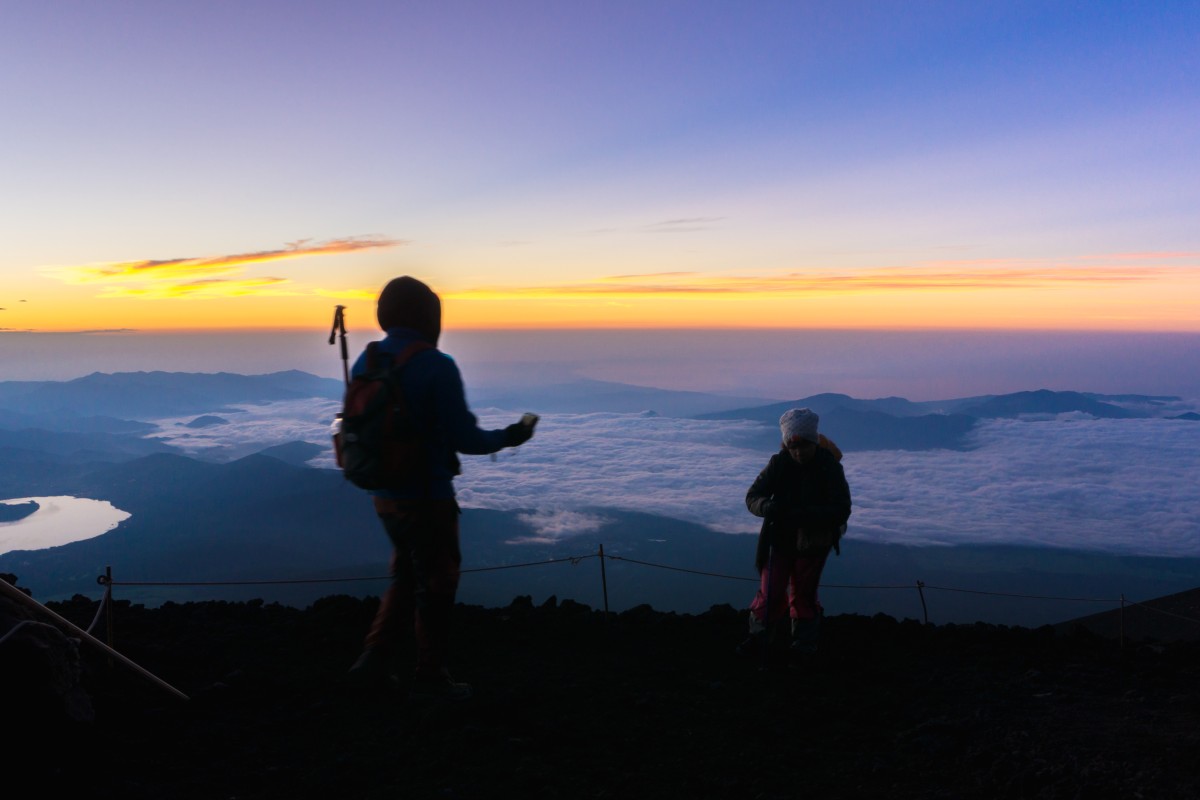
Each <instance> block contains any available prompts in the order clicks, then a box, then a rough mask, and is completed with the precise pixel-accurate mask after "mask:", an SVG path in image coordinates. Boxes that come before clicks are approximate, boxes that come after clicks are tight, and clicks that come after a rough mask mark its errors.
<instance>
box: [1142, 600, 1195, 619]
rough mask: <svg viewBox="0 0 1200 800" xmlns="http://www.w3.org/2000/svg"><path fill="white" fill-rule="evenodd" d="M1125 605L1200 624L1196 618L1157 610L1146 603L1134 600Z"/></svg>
mask: <svg viewBox="0 0 1200 800" xmlns="http://www.w3.org/2000/svg"><path fill="white" fill-rule="evenodd" d="M1125 605H1128V606H1138V607H1139V608H1144V609H1146V610H1147V611H1153V612H1155V613H1156V614H1164V615H1166V616H1168V617H1174V618H1175V619H1182V620H1185V621H1187V622H1195V623H1197V624H1200V619H1196V618H1195V617H1185V616H1184V615H1183V614H1176V613H1175V612H1174V611H1164V610H1163V609H1161V608H1155V607H1154V606H1148V605H1146V604H1145V603H1135V602H1133V601H1132V600H1126V601H1125Z"/></svg>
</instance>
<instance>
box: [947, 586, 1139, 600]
mask: <svg viewBox="0 0 1200 800" xmlns="http://www.w3.org/2000/svg"><path fill="white" fill-rule="evenodd" d="M925 588H926V589H941V590H942V591H943V592H960V593H962V594H986V595H989V596H991V597H1024V598H1028V599H1030V600H1071V601H1074V602H1078V603H1114V604H1117V603H1120V602H1121V601H1120V600H1119V599H1115V600H1111V599H1108V598H1105V597H1055V596H1053V595H1044V594H1013V593H1011V592H984V591H980V590H978V589H956V588H954V587H952V586H930V585H929V584H925Z"/></svg>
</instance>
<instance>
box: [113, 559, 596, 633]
mask: <svg viewBox="0 0 1200 800" xmlns="http://www.w3.org/2000/svg"><path fill="white" fill-rule="evenodd" d="M589 558H599V556H598V555H596V554H595V553H589V554H588V555H583V556H566V557H564V558H551V559H549V560H547V561H526V562H525V563H522V564H501V565H499V566H495V567H473V568H471V569H463V570H459V574H460V575H466V574H467V573H470V572H495V571H496V570H502V569H520V568H521V567H540V566H542V565H544V564H570V565H571V566H575V565H576V564H578V563H579V562H581V561H586V560H587V559H589ZM610 558H611V556H610ZM391 579H392V576H391V575H368V576H365V577H353V578H296V579H291V580H267V579H263V580H248V581H114V580H112V579H111V578H109V577H108V576H106V575H101V576H99V577H97V578H96V583H98V584H100V585H101V586H282V585H292V584H307V583H351V582H355V581H389V580H391ZM97 618H99V615H98V614H97ZM92 624H93V625H94V624H95V623H92Z"/></svg>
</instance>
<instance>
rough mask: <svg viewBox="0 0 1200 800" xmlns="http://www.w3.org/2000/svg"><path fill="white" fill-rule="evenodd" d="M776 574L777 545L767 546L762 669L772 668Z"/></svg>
mask: <svg viewBox="0 0 1200 800" xmlns="http://www.w3.org/2000/svg"><path fill="white" fill-rule="evenodd" d="M774 572H775V545H773V544H768V545H767V596H766V598H764V599H765V600H766V602H765V604H764V605H763V663H762V667H760V669H762V670H764V671H766V670H769V669H770V668H771V623H772V622H773V621H774V620H772V619H771V575H772V573H774Z"/></svg>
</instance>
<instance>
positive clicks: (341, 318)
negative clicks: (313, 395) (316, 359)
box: [329, 306, 350, 386]
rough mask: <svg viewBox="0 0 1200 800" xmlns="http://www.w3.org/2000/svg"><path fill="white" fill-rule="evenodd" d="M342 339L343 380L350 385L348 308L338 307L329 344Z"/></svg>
mask: <svg viewBox="0 0 1200 800" xmlns="http://www.w3.org/2000/svg"><path fill="white" fill-rule="evenodd" d="M338 336H341V337H342V380H344V381H345V382H346V385H347V386H349V385H350V353H349V351H348V350H347V349H346V307H345V306H337V307H336V308H335V309H334V310H333V328H332V329H331V330H330V331H329V343H330V344H333V343H334V341H335V340H336V339H337V338H338Z"/></svg>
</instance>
